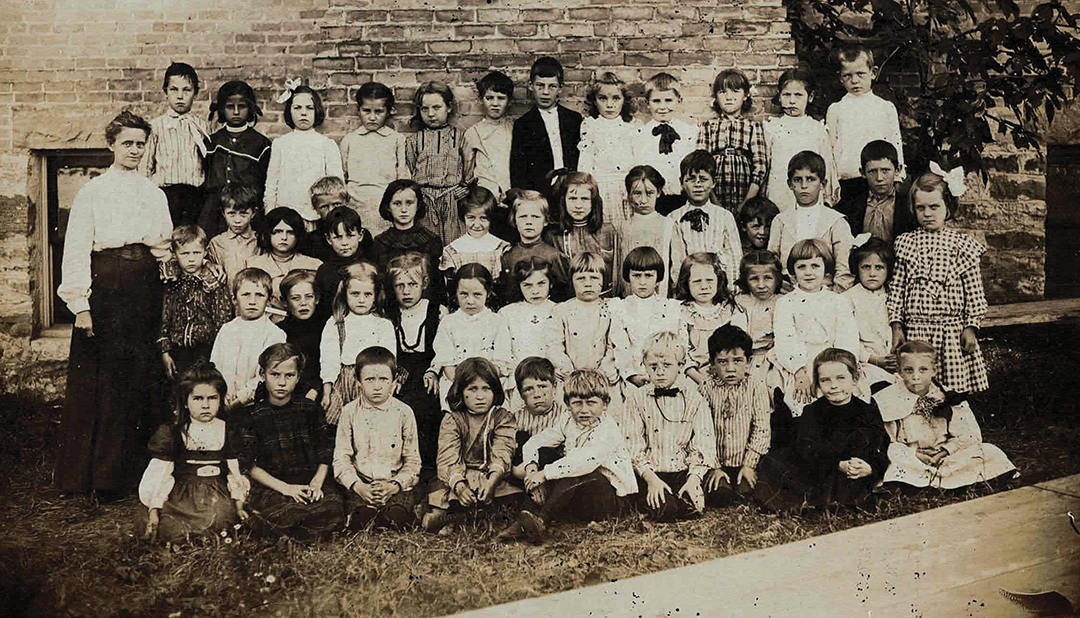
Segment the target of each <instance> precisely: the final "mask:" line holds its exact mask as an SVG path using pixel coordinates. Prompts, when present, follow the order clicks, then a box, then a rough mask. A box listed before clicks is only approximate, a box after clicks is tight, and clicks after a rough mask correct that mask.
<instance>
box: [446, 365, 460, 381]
mask: <svg viewBox="0 0 1080 618" xmlns="http://www.w3.org/2000/svg"><path fill="white" fill-rule="evenodd" d="M456 374H457V365H450V366H449V367H443V375H445V376H446V379H447V380H449V381H450V382H453V381H454V376H455V375H456Z"/></svg>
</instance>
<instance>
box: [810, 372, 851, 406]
mask: <svg viewBox="0 0 1080 618" xmlns="http://www.w3.org/2000/svg"><path fill="white" fill-rule="evenodd" d="M817 375H818V383H817V386H818V388H820V389H821V392H822V394H824V395H825V399H828V400H829V403H831V404H833V405H834V406H842V405H845V404H847V403H848V402H849V401H851V393H852V392H854V390H855V376H853V375H851V369H849V368H848V366H847V365H845V364H844V363H837V362H832V363H821V364H820V365H818V370H817Z"/></svg>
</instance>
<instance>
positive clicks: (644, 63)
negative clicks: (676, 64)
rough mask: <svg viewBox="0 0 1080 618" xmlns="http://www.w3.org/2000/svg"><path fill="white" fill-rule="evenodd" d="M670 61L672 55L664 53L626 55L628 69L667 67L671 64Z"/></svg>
mask: <svg viewBox="0 0 1080 618" xmlns="http://www.w3.org/2000/svg"><path fill="white" fill-rule="evenodd" d="M670 60H671V59H670V55H669V54H667V53H663V52H659V53H658V52H651V53H644V54H626V66H628V67H666V66H668V64H670Z"/></svg>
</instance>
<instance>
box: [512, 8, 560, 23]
mask: <svg viewBox="0 0 1080 618" xmlns="http://www.w3.org/2000/svg"><path fill="white" fill-rule="evenodd" d="M562 17H563V12H562V9H525V10H523V11H522V12H521V19H522V20H523V21H538V22H544V23H550V22H553V21H559V20H561V19H562Z"/></svg>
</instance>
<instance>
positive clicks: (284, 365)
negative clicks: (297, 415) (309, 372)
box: [259, 356, 300, 406]
mask: <svg viewBox="0 0 1080 618" xmlns="http://www.w3.org/2000/svg"><path fill="white" fill-rule="evenodd" d="M297 364H298V363H297V362H296V357H295V356H293V357H291V358H287V359H285V360H283V361H281V362H279V363H277V364H276V365H273V366H272V367H270V368H268V369H262V370H260V371H259V373H260V374H261V375H262V379H263V382H265V383H266V391H267V393H268V394H269V395H270V403H271V404H273V405H275V406H281V405H285V404H287V403H289V400H291V399H292V394H293V391H294V390H296V383H297V382H299V381H300V369H299V368H298V367H297Z"/></svg>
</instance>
